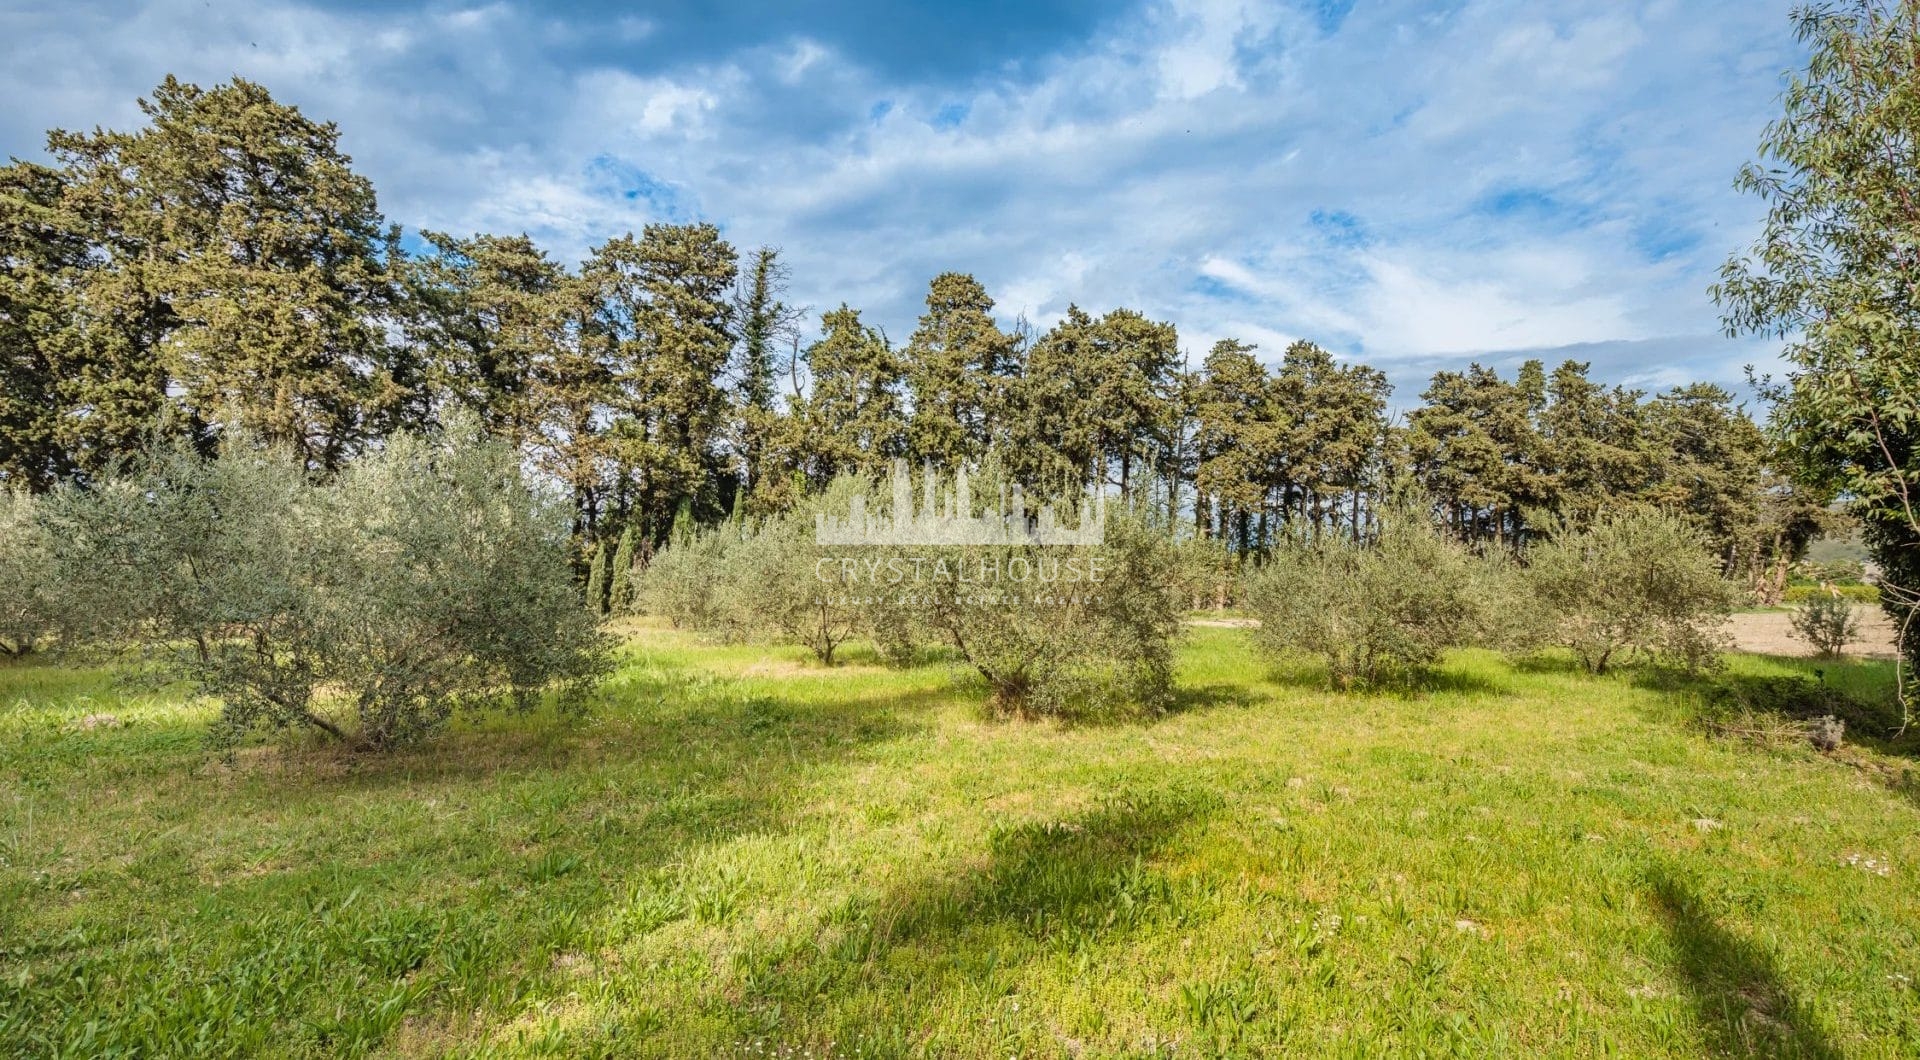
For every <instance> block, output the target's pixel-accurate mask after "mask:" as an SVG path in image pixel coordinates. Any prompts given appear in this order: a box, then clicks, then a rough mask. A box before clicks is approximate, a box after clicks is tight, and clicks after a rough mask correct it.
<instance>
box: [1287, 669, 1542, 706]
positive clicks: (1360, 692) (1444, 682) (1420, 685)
mask: <svg viewBox="0 0 1920 1060" xmlns="http://www.w3.org/2000/svg"><path fill="white" fill-rule="evenodd" d="M1264 676H1265V677H1266V679H1267V680H1268V681H1270V682H1272V683H1273V684H1276V685H1279V686H1280V687H1282V688H1291V689H1297V690H1299V691H1303V692H1326V693H1330V694H1335V695H1347V696H1354V697H1380V698H1387V699H1398V700H1417V699H1420V698H1422V697H1424V696H1429V695H1433V694H1436V693H1457V694H1463V695H1477V696H1505V695H1510V694H1511V691H1510V690H1509V689H1508V688H1507V686H1506V685H1504V684H1502V683H1500V682H1498V681H1495V680H1492V679H1490V678H1489V677H1487V676H1486V675H1485V674H1481V673H1477V672H1471V671H1463V670H1460V669H1458V668H1456V667H1452V666H1446V665H1441V666H1427V667H1418V668H1414V669H1407V670H1399V671H1394V672H1390V673H1387V674H1386V675H1384V676H1382V677H1381V679H1380V680H1378V681H1376V682H1374V683H1373V684H1370V685H1360V684H1355V685H1353V686H1351V687H1348V688H1344V689H1343V688H1340V687H1338V686H1337V685H1335V684H1334V682H1333V678H1332V676H1331V675H1330V674H1329V672H1328V670H1327V667H1326V665H1325V664H1323V663H1319V662H1315V661H1311V660H1306V659H1286V660H1283V661H1281V662H1278V663H1276V664H1275V665H1273V666H1272V667H1270V668H1268V669H1267V671H1266V672H1265V674H1264Z"/></svg>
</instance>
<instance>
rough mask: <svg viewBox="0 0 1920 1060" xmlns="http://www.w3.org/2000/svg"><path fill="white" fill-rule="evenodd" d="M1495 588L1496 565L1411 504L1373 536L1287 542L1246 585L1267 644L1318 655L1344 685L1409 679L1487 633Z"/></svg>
mask: <svg viewBox="0 0 1920 1060" xmlns="http://www.w3.org/2000/svg"><path fill="white" fill-rule="evenodd" d="M1494 591H1495V583H1494V571H1493V568H1491V567H1490V566H1488V565H1487V564H1486V563H1485V562H1484V561H1482V560H1480V559H1479V558H1478V557H1476V556H1475V555H1474V554H1473V553H1472V552H1470V551H1469V550H1468V549H1467V548H1466V546H1465V545H1462V544H1460V543H1459V542H1457V541H1455V540H1453V539H1452V538H1450V537H1448V536H1446V535H1445V534H1443V533H1442V531H1441V530H1440V529H1439V528H1438V527H1436V526H1434V524H1433V522H1432V520H1431V519H1429V518H1427V516H1426V514H1425V513H1424V512H1420V511H1417V510H1415V509H1414V508H1412V507H1410V506H1404V505H1403V506H1398V507H1394V508H1391V509H1389V510H1388V511H1387V512H1386V513H1385V514H1384V515H1383V518H1382V520H1381V525H1380V529H1379V532H1378V533H1377V535H1376V536H1375V538H1374V539H1373V540H1371V541H1361V542H1356V541H1354V540H1352V539H1351V538H1348V537H1346V536H1343V535H1342V536H1328V537H1324V538H1321V539H1319V540H1316V541H1293V542H1289V543H1287V544H1284V545H1282V546H1281V547H1280V548H1278V549H1276V550H1275V551H1274V553H1273V555H1271V556H1270V557H1269V558H1268V560H1267V562H1266V563H1264V564H1263V565H1261V566H1260V567H1259V568H1257V569H1256V570H1255V571H1253V572H1252V574H1250V575H1249V577H1248V579H1247V585H1246V597H1247V606H1248V608H1249V609H1250V610H1252V612H1253V614H1254V616H1255V617H1256V618H1258V619H1259V620H1260V628H1259V630H1258V631H1257V639H1258V641H1259V642H1260V643H1261V644H1262V645H1263V646H1264V647H1265V648H1266V649H1267V651H1268V652H1269V653H1271V654H1275V655H1284V654H1287V653H1290V652H1304V653H1307V654H1310V655H1316V656H1319V657H1320V658H1321V659H1323V660H1325V661H1326V664H1327V672H1328V676H1329V678H1330V679H1331V680H1332V682H1333V683H1334V685H1335V686H1336V687H1339V688H1351V687H1356V686H1369V685H1375V684H1378V683H1380V682H1382V681H1384V680H1388V679H1404V678H1410V677H1412V676H1414V675H1416V674H1417V673H1418V672H1419V671H1420V670H1422V669H1423V668H1425V667H1428V666H1431V665H1432V664H1433V663H1434V662H1435V661H1437V660H1438V659H1439V658H1440V656H1441V654H1442V653H1443V652H1445V651H1446V650H1447V649H1449V648H1454V647H1459V646H1463V645H1467V644H1473V643H1477V642H1480V641H1482V640H1484V639H1485V638H1486V636H1487V631H1488V629H1489V618H1490V615H1491V614H1492V611H1493V606H1492V603H1493V593H1494Z"/></svg>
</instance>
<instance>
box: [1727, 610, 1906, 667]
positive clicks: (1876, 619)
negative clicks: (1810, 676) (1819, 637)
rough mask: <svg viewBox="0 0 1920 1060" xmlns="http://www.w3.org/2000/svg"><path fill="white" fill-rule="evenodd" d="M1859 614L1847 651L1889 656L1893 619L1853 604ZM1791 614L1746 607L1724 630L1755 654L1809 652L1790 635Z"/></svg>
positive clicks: (1855, 654)
mask: <svg viewBox="0 0 1920 1060" xmlns="http://www.w3.org/2000/svg"><path fill="white" fill-rule="evenodd" d="M1853 613H1854V614H1855V615H1857V616H1859V618H1860V636H1859V637H1858V638H1856V639H1855V640H1854V641H1853V643H1851V644H1849V645H1847V654H1848V655H1850V656H1852V657H1854V658H1856V659H1891V658H1893V657H1894V650H1893V623H1891V622H1889V621H1887V613H1886V612H1885V611H1882V610H1880V609H1879V608H1878V607H1873V606H1862V607H1855V608H1854V609H1853ZM1792 620H1793V616H1792V615H1791V614H1789V613H1788V612H1785V611H1748V612H1742V613H1740V614H1737V615H1734V616H1733V624H1732V625H1730V626H1728V627H1727V632H1729V633H1731V634H1733V643H1734V645H1735V646H1736V647H1738V648H1739V649H1740V650H1741V651H1750V652H1753V653H1755V654H1758V655H1812V654H1813V649H1812V648H1809V647H1807V642H1806V641H1803V640H1801V639H1800V638H1799V637H1796V636H1794V635H1793V621H1792Z"/></svg>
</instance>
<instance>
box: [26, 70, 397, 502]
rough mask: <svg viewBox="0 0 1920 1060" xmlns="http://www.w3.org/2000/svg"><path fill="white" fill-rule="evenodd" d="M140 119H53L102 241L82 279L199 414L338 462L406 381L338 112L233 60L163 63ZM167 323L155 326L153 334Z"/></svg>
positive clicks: (386, 282) (382, 240)
mask: <svg viewBox="0 0 1920 1060" xmlns="http://www.w3.org/2000/svg"><path fill="white" fill-rule="evenodd" d="M140 108H141V110H142V112H143V113H144V114H145V115H146V116H147V118H148V119H149V121H150V123H151V124H150V125H149V126H148V127H147V128H144V129H142V130H140V131H138V132H133V133H125V132H112V131H106V130H96V131H95V132H92V133H69V132H60V131H56V132H54V133H52V134H50V135H49V137H48V146H49V149H50V151H51V153H52V154H53V156H54V157H55V159H57V160H58V161H59V163H60V164H61V166H62V167H63V178H64V179H65V180H66V181H67V182H68V183H69V184H70V185H72V186H73V191H72V196H73V198H74V199H76V200H77V201H80V202H83V203H84V204H85V209H86V210H87V211H88V213H89V214H90V215H91V216H90V217H89V222H90V223H91V224H93V225H96V226H97V228H96V229H95V234H96V235H97V236H99V239H98V240H97V241H98V243H99V249H100V251H101V252H102V253H104V254H105V255H107V256H108V262H107V265H106V267H105V268H104V269H102V270H100V274H101V275H100V277H99V279H100V282H99V283H97V284H93V283H90V284H89V291H88V295H87V297H88V298H89V300H91V301H97V302H98V304H99V305H101V306H103V307H106V312H108V313H109V314H122V315H124V316H126V317H131V318H135V319H138V320H139V321H141V323H140V324H139V325H137V326H135V327H132V328H121V329H117V334H120V335H124V336H128V337H131V338H133V339H134V340H135V341H136V342H137V343H139V344H140V346H142V347H143V348H144V349H145V350H146V351H147V352H148V353H150V354H158V355H159V356H160V359H161V362H162V364H163V365H164V368H165V370H166V372H167V374H168V377H169V382H168V389H169V390H170V391H171V392H172V393H173V394H174V395H175V396H176V400H178V401H179V402H180V403H181V404H182V405H184V406H185V409H186V411H187V413H188V415H189V417H191V418H192V419H195V420H197V421H200V422H212V421H216V420H222V419H223V418H224V417H226V416H229V415H233V416H237V417H238V420H239V425H241V426H244V427H246V428H247V429H248V430H250V431H252V432H253V433H255V434H257V435H258V436H260V437H262V438H264V439H265V440H267V441H269V442H274V443H278V444H282V445H285V446H287V447H289V448H291V449H292V450H293V451H295V452H296V453H298V454H299V455H300V456H301V457H302V458H303V459H304V460H305V461H306V462H307V463H308V465H309V466H312V467H320V468H332V467H336V466H338V465H339V464H340V462H341V461H343V460H344V459H345V458H346V457H347V456H349V455H350V454H351V453H353V452H354V451H355V450H356V449H357V448H358V447H359V446H360V445H361V444H362V443H363V442H364V441H365V440H366V438H367V437H368V436H369V435H370V434H371V433H372V432H373V430H374V427H373V424H375V423H377V422H379V421H381V420H383V419H384V418H386V417H385V416H384V414H383V410H382V408H381V405H382V403H383V402H386V401H390V400H393V399H394V398H395V396H396V394H397V393H398V392H399V391H402V390H404V389H405V386H404V383H403V382H402V381H399V380H396V379H395V377H394V368H395V363H396V359H395V357H394V356H393V352H394V351H393V349H392V347H391V346H390V345H389V344H388V342H387V334H388V327H387V324H388V322H389V321H390V320H391V317H392V311H393V308H394V306H395V303H396V288H395V285H394V282H393V276H392V274H391V272H390V270H389V268H388V264H389V262H391V261H392V260H393V259H394V258H395V257H397V255H398V249H397V240H398V235H397V232H394V231H390V230H387V229H385V228H383V224H384V222H383V220H382V218H381V215H380V212H379V209H378V206H377V204H376V202H375V199H374V192H373V186H372V185H371V184H370V183H369V182H368V181H367V180H366V179H365V178H364V177H361V176H360V175H358V174H356V173H354V172H353V169H352V160H351V159H349V158H348V157H347V156H346V155H345V154H343V153H342V152H341V151H340V149H339V130H338V129H337V128H336V127H335V126H334V125H332V124H331V123H321V122H315V121H312V120H310V119H308V118H306V117H305V116H304V115H302V114H301V113H300V112H299V111H298V110H297V109H295V108H293V107H289V106H286V105H283V104H280V103H278V102H276V101H275V100H274V99H273V98H272V96H271V95H269V94H268V92H267V90H266V89H265V88H262V87H261V86H259V85H257V84H255V83H253V82H251V81H246V80H243V79H240V78H235V79H234V80H233V81H232V82H230V83H228V84H225V85H221V86H218V87H216V88H213V89H210V90H203V89H201V88H199V87H197V86H194V85H190V84H185V83H182V82H180V81H177V80H175V79H174V78H172V77H168V78H167V79H166V80H165V81H164V82H162V83H161V85H160V86H159V87H158V88H157V89H155V90H154V93H153V96H152V98H151V99H148V100H142V101H141V103H140ZM156 332H159V333H160V334H159V335H156Z"/></svg>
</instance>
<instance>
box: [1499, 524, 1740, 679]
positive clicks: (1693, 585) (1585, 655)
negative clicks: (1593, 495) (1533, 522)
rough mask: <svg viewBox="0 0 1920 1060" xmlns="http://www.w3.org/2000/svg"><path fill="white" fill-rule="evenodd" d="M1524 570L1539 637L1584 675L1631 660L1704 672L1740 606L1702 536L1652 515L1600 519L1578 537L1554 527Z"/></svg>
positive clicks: (1735, 591) (1531, 552) (1532, 550)
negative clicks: (1565, 651)
mask: <svg viewBox="0 0 1920 1060" xmlns="http://www.w3.org/2000/svg"><path fill="white" fill-rule="evenodd" d="M1526 563H1527V571H1526V576H1525V586H1526V590H1527V593H1528V595H1529V597H1530V601H1531V604H1532V606H1533V607H1534V608H1535V609H1536V612H1535V613H1536V614H1537V615H1538V616H1539V620H1540V622H1541V626H1540V634H1541V637H1542V638H1543V639H1544V640H1545V641H1547V642H1548V643H1553V644H1559V645H1562V646H1564V647H1567V648H1570V649H1572V651H1573V653H1574V654H1575V655H1577V656H1578V657H1579V659H1580V661H1581V663H1582V664H1584V665H1585V666H1586V668H1587V669H1588V670H1589V671H1591V672H1593V673H1603V672H1605V671H1606V669H1607V668H1608V667H1609V666H1611V665H1613V664H1614V663H1616V662H1619V661H1622V660H1623V659H1626V658H1632V657H1647V658H1652V659H1656V660H1658V661H1661V662H1666V663H1671V664H1674V665H1678V666H1681V667H1684V668H1687V669H1699V668H1701V667H1704V666H1708V665H1711V664H1712V663H1713V662H1714V661H1715V659H1716V658H1717V653H1718V652H1719V651H1720V650H1721V649H1722V648H1723V647H1724V637H1723V636H1722V635H1721V633H1720V630H1721V627H1723V626H1724V625H1725V624H1726V621H1727V618H1728V616H1729V614H1730V613H1731V612H1732V610H1733V607H1734V605H1735V604H1736V603H1738V601H1739V599H1740V591H1739V589H1738V588H1737V587H1736V586H1735V585H1734V584H1733V583H1732V582H1730V581H1728V580H1727V579H1726V578H1725V577H1723V576H1722V574H1721V569H1720V562H1719V559H1718V558H1717V557H1715V556H1714V554H1713V552H1712V545H1711V543H1710V542H1709V541H1708V540H1707V538H1706V537H1705V535H1704V534H1702V533H1701V532H1700V531H1699V530H1698V529H1696V528H1695V527H1693V526H1692V525H1691V524H1690V523H1688V522H1687V521H1686V520H1685V519H1683V518H1681V517H1680V516H1677V515H1674V514H1671V513H1668V512H1662V511H1656V510H1651V509H1631V510H1628V511H1624V512H1615V513H1610V514H1606V515H1602V516H1601V517H1600V518H1598V519H1596V520H1595V521H1594V522H1593V523H1592V524H1591V525H1589V526H1587V527H1586V528H1584V529H1580V530H1574V529H1571V528H1569V527H1567V526H1564V525H1561V526H1558V527H1555V528H1554V529H1553V530H1552V532H1551V536H1549V537H1548V538H1547V539H1546V540H1544V541H1540V542H1538V543H1536V544H1534V545H1533V546H1531V547H1530V548H1529V549H1528V550H1527V552H1526Z"/></svg>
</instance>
